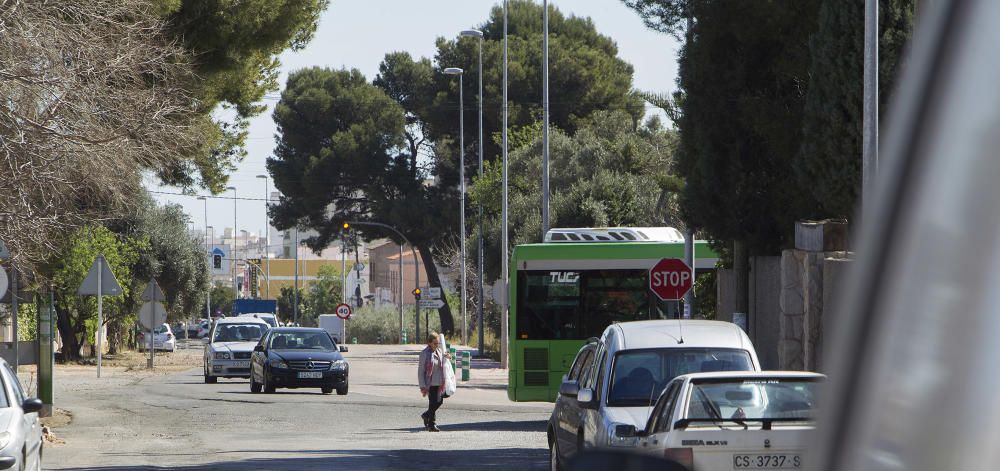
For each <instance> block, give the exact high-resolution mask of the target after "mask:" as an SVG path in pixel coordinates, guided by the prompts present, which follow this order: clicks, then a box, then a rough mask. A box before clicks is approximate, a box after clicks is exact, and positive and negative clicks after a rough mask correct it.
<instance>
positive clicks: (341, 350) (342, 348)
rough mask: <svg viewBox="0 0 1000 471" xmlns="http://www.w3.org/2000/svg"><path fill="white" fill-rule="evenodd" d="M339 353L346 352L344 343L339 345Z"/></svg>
mask: <svg viewBox="0 0 1000 471" xmlns="http://www.w3.org/2000/svg"><path fill="white" fill-rule="evenodd" d="M340 353H347V346H346V345H341V346H340Z"/></svg>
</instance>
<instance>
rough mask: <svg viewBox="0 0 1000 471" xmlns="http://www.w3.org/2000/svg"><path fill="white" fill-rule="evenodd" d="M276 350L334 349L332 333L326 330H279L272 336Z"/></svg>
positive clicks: (272, 345)
mask: <svg viewBox="0 0 1000 471" xmlns="http://www.w3.org/2000/svg"><path fill="white" fill-rule="evenodd" d="M271 348H272V349H275V350H325V351H332V350H333V349H334V345H333V341H332V340H330V335H329V334H327V333H326V332H325V331H292V332H278V333H275V334H274V337H272V338H271Z"/></svg>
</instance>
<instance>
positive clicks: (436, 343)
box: [417, 332, 449, 432]
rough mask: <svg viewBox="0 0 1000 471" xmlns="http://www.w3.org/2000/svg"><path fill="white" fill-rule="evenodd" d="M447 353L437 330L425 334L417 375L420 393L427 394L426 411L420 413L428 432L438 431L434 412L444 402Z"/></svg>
mask: <svg viewBox="0 0 1000 471" xmlns="http://www.w3.org/2000/svg"><path fill="white" fill-rule="evenodd" d="M448 357H449V355H448V353H447V352H445V351H444V346H442V345H441V339H440V337H439V336H438V333H437V332H431V333H430V335H428V336H427V348H424V349H423V351H421V352H420V360H419V365H418V367H417V377H418V380H419V382H420V394H423V395H424V396H427V412H424V413H423V414H420V417H422V418H423V419H424V427H425V428H426V429H427V431H428V432H440V431H441V430H440V429H438V428H437V424H436V413H437V410H438V408H440V407H441V404H442V403H443V402H444V381H445V379H444V365H445V359H446V358H448Z"/></svg>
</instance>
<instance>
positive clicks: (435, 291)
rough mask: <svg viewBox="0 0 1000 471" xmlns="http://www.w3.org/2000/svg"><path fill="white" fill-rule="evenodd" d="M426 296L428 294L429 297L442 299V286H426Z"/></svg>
mask: <svg viewBox="0 0 1000 471" xmlns="http://www.w3.org/2000/svg"><path fill="white" fill-rule="evenodd" d="M424 296H426V297H427V298H429V299H441V287H440V286H428V287H426V288H424Z"/></svg>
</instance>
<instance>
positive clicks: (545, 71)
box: [542, 0, 549, 240]
mask: <svg viewBox="0 0 1000 471" xmlns="http://www.w3.org/2000/svg"><path fill="white" fill-rule="evenodd" d="M542 12H543V13H542V240H544V239H545V234H546V233H547V232H549V2H548V0H542Z"/></svg>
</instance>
